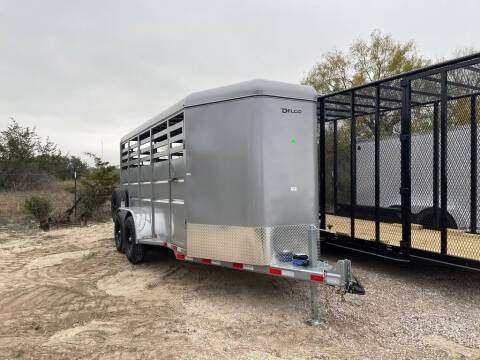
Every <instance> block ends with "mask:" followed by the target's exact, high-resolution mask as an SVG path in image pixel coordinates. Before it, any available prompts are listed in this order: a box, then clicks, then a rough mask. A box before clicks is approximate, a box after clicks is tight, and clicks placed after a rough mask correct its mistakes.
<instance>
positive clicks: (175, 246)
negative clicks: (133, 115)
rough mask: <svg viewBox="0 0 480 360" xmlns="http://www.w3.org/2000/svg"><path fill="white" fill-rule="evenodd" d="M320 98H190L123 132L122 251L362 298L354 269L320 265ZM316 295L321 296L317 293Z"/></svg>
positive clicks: (281, 89) (216, 92) (243, 87)
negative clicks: (153, 251) (170, 255)
mask: <svg viewBox="0 0 480 360" xmlns="http://www.w3.org/2000/svg"><path fill="white" fill-rule="evenodd" d="M316 101H317V94H316V92H315V91H314V89H313V88H311V87H308V86H301V85H293V84H286V83H280V82H274V81H267V80H252V81H247V82H243V83H239V84H235V85H231V86H226V87H221V88H217V89H212V90H207V91H201V92H197V93H194V94H191V95H189V96H187V97H186V98H185V99H183V100H182V101H180V102H178V103H176V104H175V105H173V106H172V107H170V108H168V109H167V110H165V111H164V112H162V113H161V114H160V115H158V116H156V117H154V118H153V119H151V120H150V121H148V122H146V123H145V124H143V125H141V126H139V127H137V128H136V129H134V130H132V131H131V132H129V133H128V134H127V135H125V136H124V137H123V138H122V139H121V142H120V168H121V186H120V188H119V189H117V190H115V192H114V194H113V195H112V212H113V214H112V215H113V217H114V221H115V239H116V245H117V249H118V250H119V251H123V250H124V251H125V253H126V256H127V258H128V260H129V261H130V262H132V263H139V262H141V261H142V260H143V255H144V245H157V246H164V247H167V248H170V249H172V250H173V252H174V254H175V256H176V258H177V259H179V260H184V261H191V262H198V263H204V264H209V265H217V266H224V267H229V268H235V269H239V270H244V271H251V272H257V273H264V274H270V275H275V276H284V277H289V278H294V279H300V280H310V281H311V282H312V284H313V283H317V284H318V283H319V282H323V283H325V284H327V285H331V286H335V287H339V288H341V289H342V290H343V291H344V292H351V293H363V291H364V290H363V288H362V286H361V284H360V283H359V282H358V280H356V279H355V278H354V277H353V275H352V273H351V264H350V261H349V260H339V261H338V262H337V263H336V264H335V265H334V266H333V265H330V264H328V263H327V262H323V261H320V260H319V259H318V248H317V246H318V231H317V230H318V229H317V224H318V168H317V157H318V154H317V151H318V150H317V148H318V147H317V115H316V109H317V107H316ZM313 293H314V291H313V292H312V294H313Z"/></svg>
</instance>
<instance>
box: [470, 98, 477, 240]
mask: <svg viewBox="0 0 480 360" xmlns="http://www.w3.org/2000/svg"><path fill="white" fill-rule="evenodd" d="M477 121H478V119H477V97H476V96H471V97H470V232H471V233H473V234H476V233H477V171H478V169H477V145H478V144H477Z"/></svg>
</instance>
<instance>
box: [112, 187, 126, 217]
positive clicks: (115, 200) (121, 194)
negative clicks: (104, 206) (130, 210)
mask: <svg viewBox="0 0 480 360" xmlns="http://www.w3.org/2000/svg"><path fill="white" fill-rule="evenodd" d="M122 201H123V203H124V206H128V192H127V190H121V189H115V190H113V192H112V198H111V200H110V206H111V210H112V219H113V220H114V221H115V216H116V214H117V210H118V209H120V207H121V206H122Z"/></svg>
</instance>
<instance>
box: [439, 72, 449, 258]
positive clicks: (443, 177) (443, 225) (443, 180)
mask: <svg viewBox="0 0 480 360" xmlns="http://www.w3.org/2000/svg"><path fill="white" fill-rule="evenodd" d="M447 86H448V84H447V72H446V71H442V73H441V93H442V96H441V98H442V100H441V102H440V113H441V115H440V144H441V146H440V186H441V191H440V215H441V221H440V232H441V240H440V241H441V253H442V254H443V255H445V254H446V253H447V107H448V104H447V101H448V100H447V92H448V89H447Z"/></svg>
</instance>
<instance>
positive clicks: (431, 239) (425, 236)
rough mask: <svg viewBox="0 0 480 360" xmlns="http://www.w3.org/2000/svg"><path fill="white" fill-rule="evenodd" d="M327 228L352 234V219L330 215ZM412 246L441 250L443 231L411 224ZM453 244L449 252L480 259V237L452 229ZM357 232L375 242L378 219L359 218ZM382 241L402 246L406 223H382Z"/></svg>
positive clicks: (332, 231)
mask: <svg viewBox="0 0 480 360" xmlns="http://www.w3.org/2000/svg"><path fill="white" fill-rule="evenodd" d="M326 222H327V229H328V231H330V233H331V234H337V235H342V236H350V218H348V217H344V216H335V215H327V216H326ZM411 229H412V230H411V231H412V233H411V237H412V244H411V246H412V248H415V249H419V250H424V251H431V252H434V253H437V254H440V253H441V233H440V231H438V230H432V229H425V228H424V227H423V226H422V225H420V224H412V225H411ZM447 231H448V236H449V246H448V251H447V254H448V255H451V256H457V257H461V258H470V259H472V260H477V261H480V239H479V238H478V235H476V234H470V233H467V232H465V231H463V230H459V229H448V230H447ZM355 234H356V237H357V238H358V239H362V240H367V241H370V242H375V221H371V220H362V219H355ZM380 236H381V239H382V242H383V243H385V244H388V245H393V246H398V247H399V246H400V242H401V241H402V225H401V224H397V223H384V222H381V223H380Z"/></svg>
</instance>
